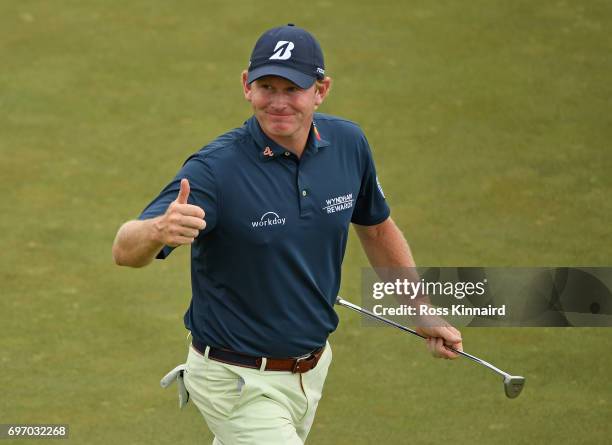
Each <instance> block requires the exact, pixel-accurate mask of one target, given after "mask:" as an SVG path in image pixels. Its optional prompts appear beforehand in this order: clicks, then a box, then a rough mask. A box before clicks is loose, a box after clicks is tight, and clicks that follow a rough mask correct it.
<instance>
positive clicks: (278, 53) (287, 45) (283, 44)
mask: <svg viewBox="0 0 612 445" xmlns="http://www.w3.org/2000/svg"><path fill="white" fill-rule="evenodd" d="M293 48H295V45H294V44H293V42H288V41H287V40H279V41H278V42H277V43H276V46H275V47H274V54H272V55H271V56H270V59H269V60H288V59H289V58H290V57H291V50H292V49H293Z"/></svg>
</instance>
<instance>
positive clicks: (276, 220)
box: [251, 212, 286, 229]
mask: <svg viewBox="0 0 612 445" xmlns="http://www.w3.org/2000/svg"><path fill="white" fill-rule="evenodd" d="M285 220H286V218H281V217H280V216H278V213H276V212H266V213H264V214H263V215H261V218H259V221H251V226H253V228H254V229H255V228H258V227H271V226H284V225H285Z"/></svg>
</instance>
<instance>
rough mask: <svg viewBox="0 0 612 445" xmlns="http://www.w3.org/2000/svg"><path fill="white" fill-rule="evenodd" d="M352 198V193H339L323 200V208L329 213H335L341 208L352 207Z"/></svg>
mask: <svg viewBox="0 0 612 445" xmlns="http://www.w3.org/2000/svg"><path fill="white" fill-rule="evenodd" d="M353 203H354V199H353V194H352V193H349V194H348V195H340V196H336V197H335V198H329V199H326V200H325V207H323V210H325V211H326V212H327V213H328V214H329V213H336V212H340V211H342V210H346V209H350V208H352V207H353Z"/></svg>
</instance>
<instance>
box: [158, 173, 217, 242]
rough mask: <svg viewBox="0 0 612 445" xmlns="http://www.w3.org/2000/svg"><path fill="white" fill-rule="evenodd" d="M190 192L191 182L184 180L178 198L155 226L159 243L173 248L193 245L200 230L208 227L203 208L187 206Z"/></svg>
mask: <svg viewBox="0 0 612 445" xmlns="http://www.w3.org/2000/svg"><path fill="white" fill-rule="evenodd" d="M189 192H190V188H189V181H188V180H187V179H182V180H181V189H180V190H179V193H178V196H177V197H176V199H175V200H174V201H172V203H171V204H170V205H169V206H168V209H167V210H166V213H165V214H163V215H162V216H160V217H159V218H158V219H157V221H156V223H155V225H154V227H155V232H156V236H155V238H156V239H157V240H158V241H159V242H161V243H163V244H165V245H167V246H172V247H177V246H181V245H183V244H191V243H193V241H194V240H195V239H196V237H197V236H198V235H199V233H200V230H204V228H205V227H206V221H204V215H205V213H204V210H203V209H202V208H201V207H198V206H195V205H192V204H187V199H188V198H189Z"/></svg>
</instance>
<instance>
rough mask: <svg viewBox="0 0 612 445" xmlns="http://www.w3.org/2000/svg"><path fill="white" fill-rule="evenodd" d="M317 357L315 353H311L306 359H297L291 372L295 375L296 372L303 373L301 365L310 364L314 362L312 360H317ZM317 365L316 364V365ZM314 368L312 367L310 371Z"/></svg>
mask: <svg viewBox="0 0 612 445" xmlns="http://www.w3.org/2000/svg"><path fill="white" fill-rule="evenodd" d="M316 358H317V357H316V355H315V354H314V353H310V354H309V355H307V356H306V357H300V358H296V359H295V363H294V364H293V368H291V372H292V373H293V374H295V373H296V372H299V373H302V372H303V371H302V370H300V364H301V363H302V362H308V361H312V360H316ZM315 365H316V363H315ZM312 368H314V366H312V367H311V368H310V369H312Z"/></svg>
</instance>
